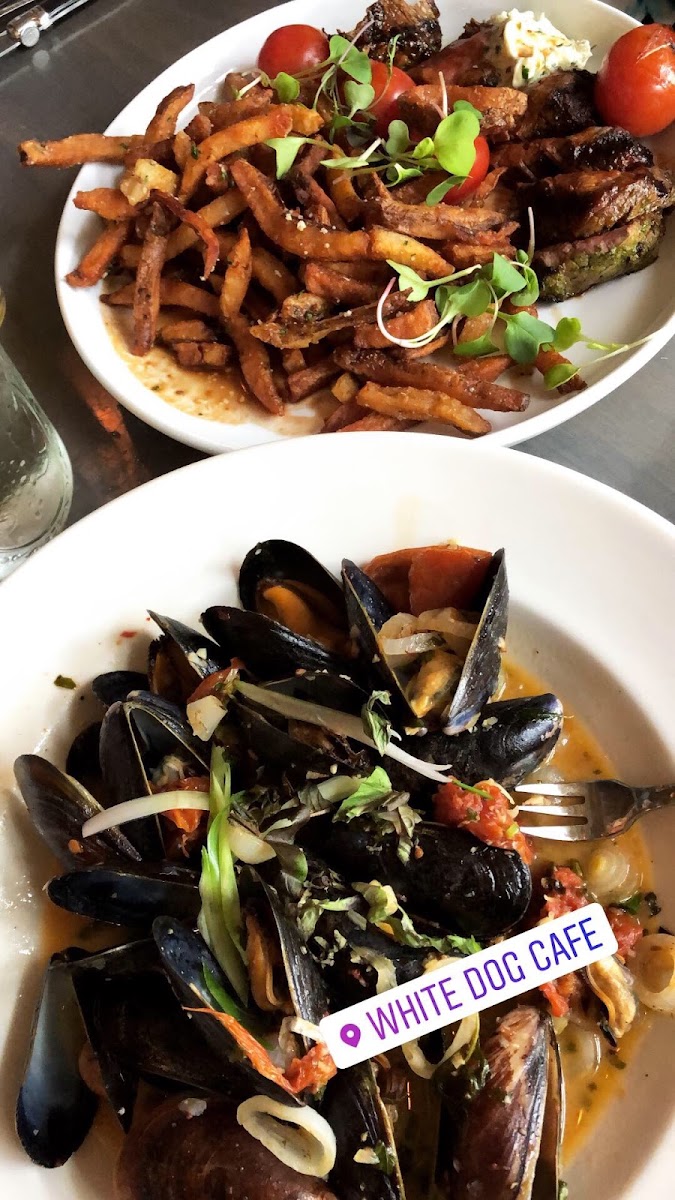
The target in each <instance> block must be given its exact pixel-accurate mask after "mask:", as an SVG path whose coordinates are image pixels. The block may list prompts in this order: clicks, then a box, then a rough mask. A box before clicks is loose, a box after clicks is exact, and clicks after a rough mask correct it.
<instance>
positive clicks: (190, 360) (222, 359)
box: [171, 342, 232, 371]
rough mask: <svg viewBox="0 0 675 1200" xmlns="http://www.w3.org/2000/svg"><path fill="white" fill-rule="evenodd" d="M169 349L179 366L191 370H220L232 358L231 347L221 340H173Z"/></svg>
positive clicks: (227, 364)
mask: <svg viewBox="0 0 675 1200" xmlns="http://www.w3.org/2000/svg"><path fill="white" fill-rule="evenodd" d="M171 349H172V350H173V352H174V354H175V355H176V358H177V359H178V361H179V363H180V365H181V367H189V368H190V369H191V370H193V371H195V370H197V371H200V370H201V371H222V370H223V368H225V367H227V366H229V365H230V362H231V360H232V347H231V346H224V345H223V344H222V342H174V343H173V345H172V347H171Z"/></svg>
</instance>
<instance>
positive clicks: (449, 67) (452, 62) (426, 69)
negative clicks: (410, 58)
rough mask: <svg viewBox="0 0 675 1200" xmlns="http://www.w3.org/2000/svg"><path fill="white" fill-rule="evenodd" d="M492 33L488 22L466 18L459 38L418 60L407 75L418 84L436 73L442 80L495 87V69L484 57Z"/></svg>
mask: <svg viewBox="0 0 675 1200" xmlns="http://www.w3.org/2000/svg"><path fill="white" fill-rule="evenodd" d="M493 33H494V27H493V26H492V25H491V24H490V22H489V21H469V22H468V24H467V25H465V26H464V32H463V33H462V35H461V37H458V38H457V40H456V41H455V42H451V43H450V44H449V45H448V46H444V47H443V49H442V50H441V51H440V53H438V54H434V56H433V57H432V58H429V59H426V60H425V61H424V62H421V63H420V64H419V66H418V67H415V69H414V70H413V71H411V72H410V74H411V75H412V77H413V79H415V80H417V82H418V83H437V82H438V76H439V73H440V74H441V75H442V76H443V78H444V79H445V82H446V83H461V84H483V85H484V86H485V87H496V85H497V84H498V83H500V82H501V80H500V74H499V71H498V70H497V68H496V67H495V66H494V65H493V64H492V63H491V62H490V61H489V59H488V58H486V56H485V51H486V49H487V47H488V43H489V41H490V37H491V36H492V35H493Z"/></svg>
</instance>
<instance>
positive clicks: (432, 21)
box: [344, 0, 441, 71]
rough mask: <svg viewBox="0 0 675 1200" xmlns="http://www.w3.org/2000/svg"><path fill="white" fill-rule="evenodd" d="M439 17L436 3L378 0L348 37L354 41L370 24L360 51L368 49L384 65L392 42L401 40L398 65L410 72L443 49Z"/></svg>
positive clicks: (398, 43)
mask: <svg viewBox="0 0 675 1200" xmlns="http://www.w3.org/2000/svg"><path fill="white" fill-rule="evenodd" d="M438 15H439V14H438V9H437V7H436V5H435V3H434V0H416V3H414V4H407V3H406V0H376V3H375V4H371V5H370V6H369V7H368V8H367V9H366V15H365V17H364V18H363V19H362V20H361V21H360V22H359V24H358V25H357V26H356V29H353V30H352V32H351V33H346V34H345V35H344V36H345V37H346V38H348V39H349V41H350V42H351V41H353V39H354V38H355V37H356V34H357V33H358V30H359V27H360V26H361V25H363V24H364V23H366V22H370V24H369V25H368V28H367V29H365V30H364V32H363V34H362V35H361V36H360V37H359V40H358V47H359V49H360V50H366V49H368V50H369V53H370V57H371V58H378V59H380V60H381V61H382V62H386V61H387V59H388V57H389V43H390V41H391V39H392V38H393V37H398V42H397V43H396V52H395V54H394V65H395V66H397V67H401V69H402V70H403V71H407V70H408V68H409V67H412V66H414V65H415V63H418V62H420V60H421V59H424V58H428V57H429V55H431V54H435V53H436V51H437V50H440V47H441V27H440V25H439V23H438Z"/></svg>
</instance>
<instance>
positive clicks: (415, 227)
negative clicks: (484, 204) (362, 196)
mask: <svg viewBox="0 0 675 1200" xmlns="http://www.w3.org/2000/svg"><path fill="white" fill-rule="evenodd" d="M373 188H374V191H375V198H374V199H373V200H370V201H369V202H368V207H369V210H370V211H371V213H372V214H373V216H374V217H375V220H376V221H377V222H378V224H380V225H384V226H385V227H386V228H387V229H395V230H397V231H398V232H399V233H409V234H411V235H412V236H413V237H421V238H429V239H430V240H432V241H443V240H444V239H445V238H452V239H453V240H457V239H463V240H470V241H478V240H479V239H478V238H476V236H475V235H476V233H477V232H478V231H480V230H485V229H496V228H499V226H501V225H503V224H504V222H503V220H502V218H501V217H500V215H499V214H498V213H495V212H492V211H491V210H490V209H488V208H459V207H456V206H455V205H449V204H434V205H433V206H432V207H429V206H428V205H426V204H403V203H401V201H400V200H397V199H396V198H395V197H394V196H392V194H391V192H390V191H389V190H388V189H387V188H386V187H385V186H384V184H383V183H382V182H381V180H379V179H378V178H377V176H376V175H375V176H374V179H373ZM501 240H502V241H503V240H504V238H502V239H501Z"/></svg>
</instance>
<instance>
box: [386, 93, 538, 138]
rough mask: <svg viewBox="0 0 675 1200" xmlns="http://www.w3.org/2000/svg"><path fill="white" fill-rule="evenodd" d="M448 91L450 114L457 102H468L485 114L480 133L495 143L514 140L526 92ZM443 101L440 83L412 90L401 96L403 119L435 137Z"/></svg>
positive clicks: (399, 103) (522, 112)
mask: <svg viewBox="0 0 675 1200" xmlns="http://www.w3.org/2000/svg"><path fill="white" fill-rule="evenodd" d="M446 92H447V97H448V108H449V110H450V112H452V106H453V104H454V103H455V101H456V100H468V101H469V103H470V104H473V105H474V107H475V108H477V109H478V110H479V112H481V113H482V116H483V119H482V121H481V133H483V134H484V135H485V137H486V138H487V139H488V141H492V142H504V141H506V140H507V139H508V138H509V137H512V136H513V133H514V130H515V129H516V127H517V125H518V122H519V121H520V120H521V118H522V117H523V115H524V113H525V110H526V108H527V98H526V96H525V93H524V92H521V91H519V90H518V89H517V88H509V87H462V86H459V85H457V84H452V83H449V84H448V85H447V87H446ZM442 101H443V97H442V94H441V85H440V83H425V84H422V85H421V86H420V87H414V88H410V89H409V91H407V92H403V93H402V95H401V96H399V101H398V111H399V113H400V116H401V120H403V121H405V122H406V124H407V125H408V126H409V127H410V128H412V129H415V130H417V131H418V132H419V133H423V134H433V133H435V131H436V128H437V126H438V124H439V122H440V121H441V120H442V118H443V109H442Z"/></svg>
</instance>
